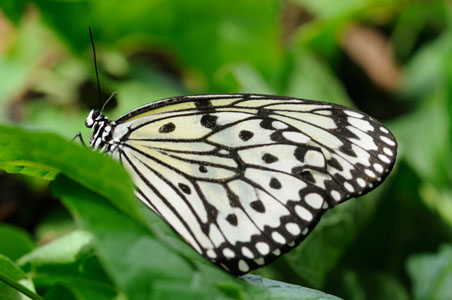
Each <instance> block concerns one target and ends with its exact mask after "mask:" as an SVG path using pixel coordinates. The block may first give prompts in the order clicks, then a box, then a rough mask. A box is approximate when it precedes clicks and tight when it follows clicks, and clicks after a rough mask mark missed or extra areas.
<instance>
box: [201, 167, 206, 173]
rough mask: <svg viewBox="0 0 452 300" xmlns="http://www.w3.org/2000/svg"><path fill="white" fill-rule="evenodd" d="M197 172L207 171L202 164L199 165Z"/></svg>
mask: <svg viewBox="0 0 452 300" xmlns="http://www.w3.org/2000/svg"><path fill="white" fill-rule="evenodd" d="M199 172H201V173H207V169H206V167H204V166H199Z"/></svg>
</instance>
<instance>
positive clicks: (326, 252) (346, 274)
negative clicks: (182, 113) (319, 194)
mask: <svg viewBox="0 0 452 300" xmlns="http://www.w3.org/2000/svg"><path fill="white" fill-rule="evenodd" d="M88 26H91V27H92V29H93V33H94V39H95V42H96V50H97V55H98V64H99V71H100V81H101V87H102V97H103V99H104V100H105V99H106V97H108V96H109V95H110V94H111V92H113V91H116V92H118V96H117V97H116V101H113V102H112V103H111V105H109V106H108V107H107V112H106V114H107V115H108V116H109V117H110V118H115V117H118V116H119V115H121V114H123V113H125V112H127V111H129V110H130V109H132V108H134V107H136V106H138V105H141V104H144V103H148V102H150V101H154V100H157V99H161V98H164V97H168V96H176V95H182V94H196V93H223V92H225V93H232V92H250V93H271V94H278V95H286V96H293V97H300V98H310V99H318V100H323V101H330V102H335V103H340V104H344V105H348V106H356V107H357V108H359V109H361V110H363V111H365V112H366V113H368V114H370V115H372V116H374V117H376V118H377V119H380V120H382V121H383V122H385V123H386V124H387V125H388V126H389V127H390V128H391V130H392V131H393V132H394V134H395V136H396V138H397V140H398V142H399V147H400V148H399V156H398V161H397V165H396V168H395V170H394V171H393V173H392V175H391V176H390V177H389V178H388V179H387V182H386V183H385V184H384V185H383V186H381V188H379V189H377V190H376V191H374V192H372V193H371V194H369V195H366V196H364V197H362V198H360V199H355V200H351V201H348V202H347V203H345V204H343V205H340V206H338V207H336V208H334V209H333V210H331V211H329V212H328V213H327V214H326V215H325V216H324V217H323V218H322V221H321V222H320V223H319V225H318V226H317V228H316V229H315V230H314V232H313V233H312V234H311V235H310V236H309V237H308V238H307V239H306V241H304V242H303V243H302V244H301V245H300V246H299V247H297V248H296V249H294V250H293V251H292V252H291V253H289V254H287V255H285V256H284V257H283V258H281V259H279V260H278V261H276V262H275V263H274V264H272V265H271V266H268V267H265V268H262V269H260V270H258V271H256V272H255V273H257V274H260V275H262V276H264V277H267V278H272V279H276V280H280V281H284V282H288V283H293V284H297V285H303V286H306V287H310V288H314V289H318V290H322V291H324V292H327V293H329V294H333V295H336V296H338V297H341V298H343V299H356V300H360V299H410V298H413V299H449V298H450V286H451V285H450V281H451V278H452V275H451V274H452V271H451V269H450V262H451V260H452V251H451V250H450V249H451V247H452V231H451V229H452V4H451V3H450V2H449V1H446V0H444V1H440V0H431V1H421V0H412V1H408V0H383V1H381V0H347V1H336V0H292V1H277V0H268V1H257V0H246V1H226V0H224V1H210V2H209V1H200V0H194V1H182V0H171V1H163V0H152V1H138V0H132V1H111V0H110V1H107V0H97V1H50V0H40V1H25V0H14V1H12V0H7V1H2V2H1V3H0V82H1V83H0V120H1V122H2V123H9V124H10V125H9V126H1V127H0V168H1V169H2V170H4V171H6V172H5V173H1V174H0V187H1V194H2V195H1V198H0V221H1V222H4V223H5V224H2V225H1V226H0V254H1V255H2V256H1V257H0V275H2V274H3V275H4V274H6V275H5V276H8V278H12V279H14V280H15V281H18V282H19V283H20V284H22V285H23V286H25V287H26V288H28V289H29V290H31V291H37V293H38V294H40V295H44V297H45V298H46V299H61V298H64V299H71V298H72V299H112V298H117V299H147V298H152V299H154V298H173V299H174V298H180V297H184V299H187V298H196V299H200V298H206V299H212V298H214V297H217V298H227V297H229V298H239V299H248V298H256V299H262V298H265V297H267V298H269V297H270V298H274V299H285V298H287V299H320V298H321V297H324V298H323V299H334V296H328V295H326V294H323V293H321V294H320V292H318V293H319V294H316V293H317V292H316V291H313V290H307V289H306V290H299V289H295V288H293V287H292V288H291V286H283V287H282V288H281V287H278V288H277V287H276V286H277V284H275V283H268V282H267V283H266V284H263V283H262V282H260V285H258V286H255V285H252V284H251V283H250V282H254V283H256V280H254V281H253V280H252V278H248V281H244V280H239V279H235V278H232V277H231V276H229V275H227V274H225V273H223V272H222V271H220V270H218V269H216V268H215V267H213V266H211V265H210V264H209V263H207V262H205V261H204V260H203V259H201V258H200V257H199V256H198V255H197V254H196V253H194V251H193V250H191V248H189V247H188V246H186V245H185V244H184V243H183V242H181V241H180V240H179V239H178V238H177V237H176V236H175V235H174V234H173V233H172V231H171V230H170V229H169V228H168V227H167V226H166V225H165V224H164V223H163V222H161V221H160V220H159V219H158V218H157V217H156V216H154V215H153V214H152V213H150V212H148V211H147V210H145V209H143V207H142V206H141V205H140V204H139V203H138V202H137V201H136V200H135V198H134V197H133V195H132V193H131V186H132V185H131V183H130V180H129V179H128V177H127V175H126V174H125V173H124V171H123V170H122V169H121V168H120V167H119V166H118V165H117V164H115V163H114V162H112V161H111V160H109V159H108V158H107V157H105V156H103V155H99V154H98V153H93V152H91V151H89V150H87V149H82V148H81V147H78V146H77V145H73V144H71V143H70V142H68V140H69V139H70V138H72V137H73V136H74V134H75V133H76V132H77V131H82V133H83V134H84V136H85V137H87V134H88V131H87V130H86V129H85V128H84V125H83V124H84V119H85V117H86V115H87V113H88V111H89V110H90V109H91V108H93V107H98V106H99V100H98V97H97V90H96V82H95V73H94V69H93V61H92V52H91V51H92V50H91V45H90V40H89V34H88ZM17 127H21V128H26V130H22V129H17ZM36 131H40V133H37V132H36ZM54 134H58V135H60V136H62V137H64V139H66V140H64V139H62V138H60V137H58V136H56V135H54ZM10 173H18V174H22V175H28V176H22V175H13V174H10ZM111 174H114V175H111ZM108 175H110V176H108ZM29 176H32V177H29ZM48 181H52V189H51V191H49V189H48V184H47V183H48ZM118 182H121V184H117V183H118ZM55 198H57V199H61V200H62V203H63V205H60V204H59V202H57V201H56V200H54V199H55ZM67 212H69V214H68V213H67ZM69 215H71V216H72V218H71V217H70V216H69ZM72 219H74V220H76V221H72ZM20 227H23V228H25V229H26V230H23V229H21V228H20ZM68 231H72V232H71V233H69V234H68V233H67V232H68ZM290 291H292V292H290ZM294 291H296V292H294ZM3 292H4V295H8V297H9V298H7V299H20V298H18V297H20V295H19V294H17V293H16V292H14V291H13V290H11V289H10V288H9V287H7V286H5V285H3V284H2V285H1V286H0V293H2V295H3ZM303 297H304V298H303ZM316 297H317V298H316ZM328 297H329V298H328Z"/></svg>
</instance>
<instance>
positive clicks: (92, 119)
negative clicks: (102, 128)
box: [85, 109, 105, 128]
mask: <svg viewBox="0 0 452 300" xmlns="http://www.w3.org/2000/svg"><path fill="white" fill-rule="evenodd" d="M103 118H105V116H104V115H103V114H102V113H101V112H100V110H98V109H92V110H91V111H90V113H89V115H88V117H86V120H85V126H86V127H88V128H92V127H93V126H94V124H95V123H97V122H99V121H101V120H102V119H103Z"/></svg>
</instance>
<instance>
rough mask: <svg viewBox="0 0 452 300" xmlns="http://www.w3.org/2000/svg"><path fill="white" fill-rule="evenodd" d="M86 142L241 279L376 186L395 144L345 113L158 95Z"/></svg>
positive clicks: (248, 97)
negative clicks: (114, 162) (329, 212)
mask: <svg viewBox="0 0 452 300" xmlns="http://www.w3.org/2000/svg"><path fill="white" fill-rule="evenodd" d="M85 125H86V126H87V127H88V128H91V135H90V146H91V147H92V148H93V149H95V150H99V151H101V152H105V153H108V154H109V155H110V156H111V157H113V158H114V159H116V160H118V161H119V162H121V163H122V165H124V167H125V168H126V170H127V171H128V172H129V173H130V175H131V177H132V180H133V182H134V184H135V187H136V189H135V194H136V196H137V198H138V199H139V200H141V201H142V202H143V203H144V204H145V205H147V206H148V207H149V208H150V209H151V210H152V211H154V212H155V213H156V214H158V215H159V216H160V217H161V218H162V219H164V220H165V221H166V222H167V223H168V224H169V225H170V226H171V227H172V228H173V229H174V230H175V231H176V232H177V233H178V234H179V235H180V236H181V237H182V238H183V239H184V240H185V241H186V242H187V243H188V244H189V245H190V246H191V247H193V248H194V249H195V250H196V251H197V252H198V253H199V254H201V255H202V256H204V257H205V258H206V259H208V260H209V261H211V262H212V263H214V264H216V265H218V266H220V267H221V268H223V269H224V270H226V271H228V272H230V273H232V274H235V275H241V274H245V273H247V272H249V271H251V270H253V269H256V268H259V267H262V266H264V265H267V264H269V263H271V262H272V261H274V260H275V259H276V258H278V257H280V256H281V255H282V254H284V253H286V252H288V251H289V250H291V249H292V248H293V247H295V246H297V245H298V244H299V243H300V242H301V241H303V239H304V238H305V237H306V236H307V235H308V234H309V233H310V232H311V231H312V230H313V228H314V227H315V225H316V224H317V223H318V221H319V220H320V217H321V216H322V215H323V213H324V212H325V211H327V210H328V209H330V208H332V207H334V206H336V205H337V204H339V203H342V202H344V201H345V200H347V199H349V198H351V197H359V196H361V195H363V194H365V193H367V192H369V191H371V190H373V189H374V188H376V187H377V186H378V185H380V184H381V182H382V181H383V180H384V179H385V178H386V177H387V176H388V174H389V173H390V171H391V169H392V167H393V165H394V162H395V159H396V154H397V142H396V140H395V138H394V136H393V135H392V134H391V132H390V131H389V130H388V128H387V127H385V126H384V125H382V124H381V123H379V122H378V121H376V120H375V119H373V118H372V117H370V116H368V115H366V114H364V113H362V112H359V111H356V110H354V109H350V108H347V107H344V106H340V105H336V104H332V103H326V102H318V101H312V100H304V99H298V98H290V97H281V96H272V95H260V94H220V95H194V96H182V97H175V98H168V99H163V100H160V101H156V102H153V103H150V104H147V105H144V106H141V107H138V108H136V109H134V110H132V111H131V112H129V113H127V114H125V115H123V116H122V117H120V118H119V119H117V120H115V121H111V120H109V119H108V118H107V117H106V116H105V115H104V114H103V113H102V110H92V111H91V112H90V113H89V115H88V117H87V119H86V121H85Z"/></svg>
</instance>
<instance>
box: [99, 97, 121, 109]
mask: <svg viewBox="0 0 452 300" xmlns="http://www.w3.org/2000/svg"><path fill="white" fill-rule="evenodd" d="M116 94H118V93H116V92H113V93H111V95H110V97H108V99H107V101H105V103H104V105H102V109H101V110H100V111H101V112H103V111H104V108H105V106H107V104H108V102H110V100H111V99H113V97H114V96H116Z"/></svg>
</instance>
